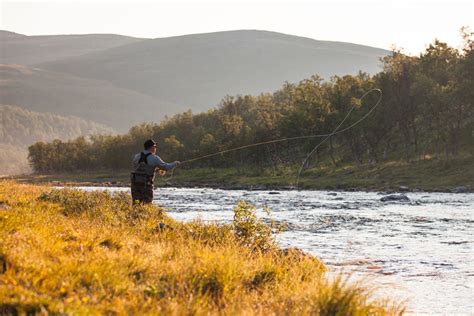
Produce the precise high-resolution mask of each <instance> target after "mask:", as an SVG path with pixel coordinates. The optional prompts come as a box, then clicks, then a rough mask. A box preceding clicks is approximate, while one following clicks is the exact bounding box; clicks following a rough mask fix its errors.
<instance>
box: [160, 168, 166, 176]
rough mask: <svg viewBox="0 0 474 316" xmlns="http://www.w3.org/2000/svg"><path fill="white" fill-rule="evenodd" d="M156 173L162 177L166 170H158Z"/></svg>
mask: <svg viewBox="0 0 474 316" xmlns="http://www.w3.org/2000/svg"><path fill="white" fill-rule="evenodd" d="M158 174H159V175H160V177H164V176H165V175H166V170H162V169H160V170H158Z"/></svg>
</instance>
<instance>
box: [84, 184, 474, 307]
mask: <svg viewBox="0 0 474 316" xmlns="http://www.w3.org/2000/svg"><path fill="white" fill-rule="evenodd" d="M83 189H87V190H95V189H98V188H96V187H94V188H91V187H88V188H83ZM99 189H103V188H99ZM107 189H108V190H111V191H116V190H128V189H126V188H107ZM406 195H407V196H408V198H409V199H410V200H409V201H408V202H382V201H381V200H380V199H381V197H383V196H384V195H382V194H381V193H376V192H329V191H246V190H218V189H202V188H193V189H182V188H164V189H157V190H156V191H155V201H154V202H155V203H157V204H159V205H161V206H163V207H164V208H165V209H167V211H168V213H169V214H170V215H171V216H172V217H173V218H175V219H177V220H182V221H189V220H192V219H196V218H201V219H202V220H205V221H217V222H221V223H228V222H230V221H232V218H233V212H232V208H233V207H234V205H235V204H236V203H237V201H238V200H241V199H244V200H246V201H249V202H251V203H254V204H256V205H257V207H258V208H259V212H258V214H259V216H260V217H262V218H265V219H270V218H272V219H274V220H277V221H284V222H286V224H287V230H286V231H284V232H282V233H279V234H278V235H277V236H276V238H277V241H278V243H279V244H280V245H281V246H282V247H289V246H292V247H298V248H300V249H303V250H305V251H307V252H309V253H311V254H314V255H315V256H318V257H319V258H321V259H322V260H323V261H324V262H325V263H326V264H327V265H328V266H329V267H330V268H331V270H332V271H335V272H341V271H342V272H343V273H348V274H350V275H351V276H352V279H354V280H357V279H360V278H362V277H364V278H365V279H367V276H369V278H368V279H370V282H371V283H372V284H374V285H376V286H377V287H379V288H380V289H379V291H378V293H379V295H387V296H389V297H392V298H395V299H402V300H407V306H408V312H409V313H414V314H443V315H453V314H462V315H473V314H474V303H473V302H474V260H473V259H474V253H473V242H474V240H473V228H474V216H473V212H474V194H472V193H468V194H453V193H407V194H406ZM264 206H267V207H269V208H270V210H271V214H270V216H268V215H267V214H266V213H264V212H263V210H262V209H263V207H264Z"/></svg>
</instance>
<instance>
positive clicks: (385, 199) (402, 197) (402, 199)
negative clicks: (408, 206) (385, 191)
mask: <svg viewBox="0 0 474 316" xmlns="http://www.w3.org/2000/svg"><path fill="white" fill-rule="evenodd" d="M380 201H382V202H390V201H396V202H408V201H410V199H409V198H408V196H406V195H405V194H391V195H387V196H384V197H382V198H381V199H380Z"/></svg>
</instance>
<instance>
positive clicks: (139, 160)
mask: <svg viewBox="0 0 474 316" xmlns="http://www.w3.org/2000/svg"><path fill="white" fill-rule="evenodd" d="M143 147H144V148H145V150H144V151H142V152H141V153H138V154H136V155H135V156H134V157H133V171H132V176H131V189H132V200H133V202H134V203H145V204H148V203H151V202H153V186H154V180H155V171H156V169H159V170H160V171H161V170H171V169H173V168H176V166H178V165H179V161H175V162H172V163H166V162H164V161H163V160H162V159H161V158H160V157H159V156H157V155H156V142H155V141H154V140H153V139H149V140H147V141H146V142H145V143H144V144H143Z"/></svg>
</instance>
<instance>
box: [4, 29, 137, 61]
mask: <svg viewBox="0 0 474 316" xmlns="http://www.w3.org/2000/svg"><path fill="white" fill-rule="evenodd" d="M141 40H142V39H140V38H134V37H129V36H122V35H115V34H86V35H47V36H26V35H23V34H18V33H14V32H8V31H2V30H0V45H1V47H2V49H1V50H0V63H1V64H24V65H31V64H35V63H41V62H47V61H54V60H58V59H61V58H67V57H72V56H79V55H83V54H87V53H91V52H95V51H100V50H104V49H107V48H111V47H116V46H120V45H125V44H130V43H134V42H138V41H141Z"/></svg>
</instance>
